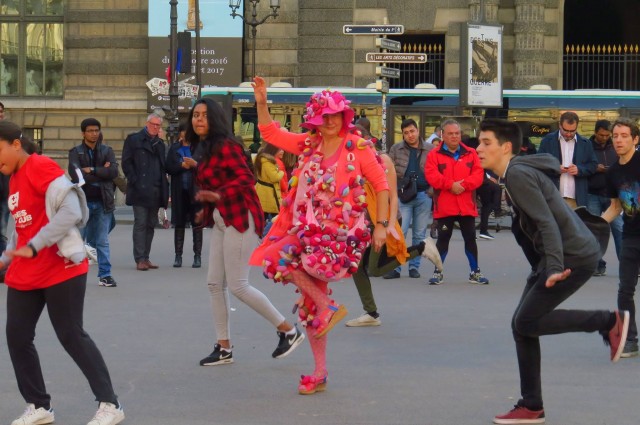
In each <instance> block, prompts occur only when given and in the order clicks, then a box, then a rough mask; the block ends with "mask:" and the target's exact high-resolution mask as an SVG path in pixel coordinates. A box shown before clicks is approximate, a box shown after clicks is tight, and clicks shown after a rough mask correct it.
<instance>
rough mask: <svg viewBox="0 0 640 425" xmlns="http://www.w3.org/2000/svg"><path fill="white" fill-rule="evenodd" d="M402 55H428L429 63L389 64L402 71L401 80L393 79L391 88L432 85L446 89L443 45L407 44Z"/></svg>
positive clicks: (390, 82)
mask: <svg viewBox="0 0 640 425" xmlns="http://www.w3.org/2000/svg"><path fill="white" fill-rule="evenodd" d="M402 53H426V54H427V63H403V64H389V65H388V66H391V67H393V68H398V69H399V70H400V78H392V79H390V81H389V87H391V88H394V89H412V88H414V87H415V86H416V84H420V83H431V84H435V85H436V86H437V87H438V88H444V46H443V45H442V44H441V43H407V44H404V43H403V45H402Z"/></svg>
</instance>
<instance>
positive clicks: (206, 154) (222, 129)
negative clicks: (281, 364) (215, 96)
mask: <svg viewBox="0 0 640 425" xmlns="http://www.w3.org/2000/svg"><path fill="white" fill-rule="evenodd" d="M186 138H187V140H189V142H190V143H191V144H198V147H197V149H196V151H195V155H194V156H195V160H196V161H197V163H198V166H197V174H196V184H197V186H198V189H199V190H198V191H197V193H196V196H195V198H196V200H197V201H199V202H201V203H202V206H203V208H202V210H201V211H200V212H198V214H197V215H196V221H199V222H200V223H201V226H213V228H212V230H211V239H210V250H209V269H208V272H207V285H208V286H209V291H210V293H211V306H212V309H213V320H214V325H215V330H216V336H217V342H216V344H215V345H214V349H213V352H212V353H211V354H209V355H208V356H207V357H205V358H204V359H202V360H201V361H200V365H201V366H214V365H220V364H228V363H233V356H232V353H231V350H232V348H233V347H232V345H231V340H230V332H229V294H228V291H229V290H230V291H231V293H232V294H233V295H235V296H236V297H237V298H238V299H240V301H242V302H243V303H245V304H247V305H248V306H249V307H251V308H252V309H253V310H254V311H255V312H256V313H258V314H260V315H261V316H262V317H264V318H265V319H266V320H267V321H269V322H270V323H271V324H272V325H273V326H274V327H275V328H277V330H278V336H279V338H280V341H279V343H278V347H277V348H276V350H275V351H274V352H273V354H272V356H273V357H274V358H282V357H285V356H286V355H288V354H289V353H290V352H291V351H293V350H294V349H295V348H296V347H297V346H298V345H300V343H301V342H302V341H303V340H304V338H305V337H304V334H303V333H302V332H300V331H299V330H298V328H297V327H296V326H294V325H291V324H290V323H289V322H287V321H286V320H285V318H284V316H283V315H282V314H280V312H278V310H276V308H275V307H274V306H273V304H271V302H270V301H269V299H267V297H266V296H265V295H264V294H263V293H262V292H260V291H258V290H257V289H256V288H254V287H253V286H251V285H250V284H249V257H250V256H251V253H252V252H253V250H254V249H255V248H256V246H258V240H259V237H260V236H261V235H262V230H263V227H264V215H263V212H262V209H261V208H260V201H259V200H258V196H257V194H256V190H255V188H254V185H255V183H256V181H255V178H254V176H253V173H252V172H251V170H250V169H249V166H248V164H247V159H246V157H245V155H244V149H243V146H242V145H241V144H240V143H238V141H236V139H235V137H234V136H233V133H232V132H231V126H230V125H229V122H228V121H227V119H226V117H225V115H224V111H223V110H222V107H221V106H220V105H218V103H216V102H215V101H214V100H211V99H206V98H205V99H200V100H198V101H197V102H196V104H195V105H194V106H193V109H191V112H190V114H189V121H188V122H187V131H186Z"/></svg>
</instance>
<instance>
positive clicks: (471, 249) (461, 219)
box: [436, 215, 478, 271]
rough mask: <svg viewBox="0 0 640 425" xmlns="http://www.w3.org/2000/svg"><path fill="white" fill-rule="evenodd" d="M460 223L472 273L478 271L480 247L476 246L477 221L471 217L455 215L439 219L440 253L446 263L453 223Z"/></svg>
mask: <svg viewBox="0 0 640 425" xmlns="http://www.w3.org/2000/svg"><path fill="white" fill-rule="evenodd" d="M456 221H457V222H458V224H459V225H460V231H461V232H462V238H463V239H464V253H465V254H466V255H467V259H468V260H469V267H470V268H471V271H476V270H477V269H478V245H477V244H476V220H475V217H472V216H470V215H455V216H450V217H442V218H439V219H438V242H436V246H437V247H438V252H440V257H442V262H443V263H444V260H445V258H447V253H448V252H449V240H450V239H451V234H452V233H453V223H454V222H456Z"/></svg>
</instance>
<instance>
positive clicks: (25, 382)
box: [0, 121, 124, 425]
mask: <svg viewBox="0 0 640 425" xmlns="http://www.w3.org/2000/svg"><path fill="white" fill-rule="evenodd" d="M34 152H35V145H33V143H31V142H30V141H29V140H27V139H25V138H23V137H22V132H21V130H20V127H18V126H17V125H15V124H14V123H11V122H8V121H1V122H0V164H1V165H0V172H2V174H5V175H11V180H10V183H9V199H8V204H9V211H10V212H11V215H12V216H13V218H14V220H15V224H16V225H15V231H14V233H13V235H12V236H11V239H10V240H9V243H8V244H7V250H6V251H5V252H3V253H2V257H0V270H2V269H5V268H6V267H8V270H7V273H6V276H5V283H6V285H7V286H8V290H7V345H8V347H9V354H10V356H11V362H12V363H13V368H14V370H15V374H16V380H17V381H18V388H19V390H20V393H21V394H22V396H23V397H24V399H25V401H26V402H27V409H26V410H25V412H24V413H23V414H22V416H21V417H20V418H18V419H16V420H15V421H14V422H13V423H14V424H48V423H52V422H53V421H54V413H53V409H51V396H50V395H49V394H47V391H46V388H45V384H44V378H43V376H42V370H41V368H40V361H39V358H38V353H37V351H36V348H35V346H34V345H33V339H34V337H35V328H36V324H37V323H38V319H39V317H40V314H41V313H42V310H43V309H44V307H45V306H46V307H47V311H48V313H49V318H50V319H51V324H52V325H53V328H54V330H55V332H56V335H57V336H58V339H59V340H60V342H61V343H62V346H63V347H64V349H65V350H66V351H67V352H68V353H69V354H70V355H71V358H73V360H74V361H75V362H76V364H77V365H78V367H80V370H82V372H83V373H84V375H85V376H86V377H87V380H88V381H89V385H90V386H91V389H92V391H93V393H94V395H95V396H96V400H97V401H98V402H99V403H100V404H99V408H98V411H97V412H96V415H95V417H94V418H93V419H92V420H91V421H90V422H89V424H88V425H115V424H118V423H120V422H121V421H122V420H123V419H124V412H123V411H122V407H121V406H120V404H119V403H118V399H117V397H116V395H115V394H114V392H113V386H112V384H111V378H110V377H109V371H108V369H107V366H106V364H105V362H104V360H103V359H102V355H101V354H100V351H99V350H98V348H97V347H96V345H95V344H94V342H93V341H92V340H91V337H89V335H88V334H87V333H86V332H85V331H84V329H83V328H82V312H83V308H84V294H85V289H86V283H87V270H88V265H87V260H86V258H85V253H84V243H83V241H82V237H81V236H80V232H79V230H78V228H77V225H78V224H83V223H86V219H87V218H88V210H87V207H86V200H85V198H84V194H83V192H82V190H81V189H79V188H78V187H76V186H74V185H73V184H72V183H71V182H70V181H69V180H68V179H67V178H66V177H65V176H64V171H63V170H62V168H60V166H58V164H56V163H55V162H54V161H53V160H51V159H50V158H48V157H45V156H40V155H37V154H35V153H34Z"/></svg>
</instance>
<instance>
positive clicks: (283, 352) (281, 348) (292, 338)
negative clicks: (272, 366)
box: [271, 325, 305, 359]
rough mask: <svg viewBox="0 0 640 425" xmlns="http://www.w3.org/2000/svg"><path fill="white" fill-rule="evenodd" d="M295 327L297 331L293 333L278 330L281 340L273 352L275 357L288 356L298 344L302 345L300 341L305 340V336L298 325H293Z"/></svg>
mask: <svg viewBox="0 0 640 425" xmlns="http://www.w3.org/2000/svg"><path fill="white" fill-rule="evenodd" d="M293 327H294V329H295V330H296V333H295V334H293V335H287V334H286V333H284V332H278V337H279V338H280V341H279V342H278V347H277V348H276V349H275V351H274V352H273V354H271V356H272V357H273V358H274V359H281V358H283V357H287V356H288V355H289V353H291V352H292V351H293V350H295V349H296V348H297V347H298V345H300V343H301V342H302V341H304V338H305V336H304V334H303V333H302V332H300V330H298V326H297V325H293Z"/></svg>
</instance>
